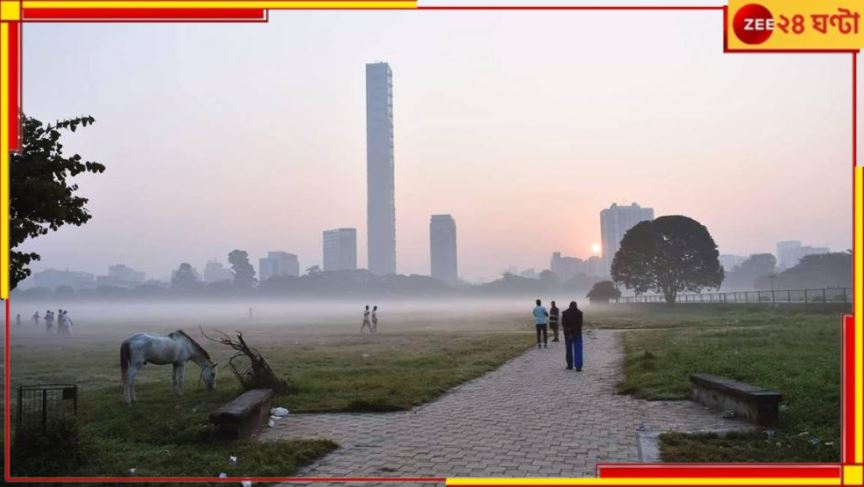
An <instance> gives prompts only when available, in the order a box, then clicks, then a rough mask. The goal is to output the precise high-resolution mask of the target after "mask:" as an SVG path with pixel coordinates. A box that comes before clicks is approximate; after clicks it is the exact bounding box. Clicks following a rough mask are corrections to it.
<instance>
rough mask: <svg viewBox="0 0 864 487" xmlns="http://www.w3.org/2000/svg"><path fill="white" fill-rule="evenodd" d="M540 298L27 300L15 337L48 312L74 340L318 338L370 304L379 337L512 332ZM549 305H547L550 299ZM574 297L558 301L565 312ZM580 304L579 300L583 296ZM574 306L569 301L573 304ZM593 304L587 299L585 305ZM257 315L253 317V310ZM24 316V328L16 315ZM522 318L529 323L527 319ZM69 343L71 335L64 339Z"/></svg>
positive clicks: (36, 330) (30, 332)
mask: <svg viewBox="0 0 864 487" xmlns="http://www.w3.org/2000/svg"><path fill="white" fill-rule="evenodd" d="M533 299H534V298H531V297H519V298H507V299H503V298H502V299H497V298H496V299H482V300H481V299H451V300H383V301H369V300H365V301H363V300H359V299H357V300H353V299H351V300H341V299H340V300H323V299H318V300H308V301H304V302H299V301H291V302H284V301H276V300H273V301H265V300H257V299H255V300H250V301H249V302H248V303H245V302H242V301H239V300H232V301H230V302H222V303H219V302H207V301H174V300H172V301H155V302H154V301H142V302H134V301H132V302H95V301H79V300H70V301H68V302H64V301H62V300H51V301H24V302H20V301H19V302H15V301H13V302H12V303H11V313H10V316H11V326H12V333H13V336H21V337H24V336H36V337H38V336H44V335H45V322H44V319H41V317H43V316H44V314H45V311H46V310H49V309H50V310H53V311H54V313H55V315H56V313H57V310H58V309H64V310H68V311H69V316H70V317H71V318H72V321H73V336H72V337H71V338H72V339H75V338H76V337H88V336H94V335H106V334H108V335H113V333H111V331H112V330H116V331H118V332H119V331H121V330H122V332H123V333H130V332H134V331H144V332H153V333H161V332H167V331H171V330H175V329H178V328H182V329H184V330H187V331H188V330H194V331H196V333H197V328H198V326H199V325H200V326H203V327H204V328H218V329H222V330H225V331H233V330H242V331H254V330H259V331H264V330H267V332H268V333H270V332H274V331H276V330H282V331H285V332H297V333H302V334H308V333H311V334H315V333H346V332H359V329H360V324H361V323H362V319H363V308H364V306H365V305H367V304H369V305H370V306H373V305H378V307H379V310H378V319H379V329H378V331H379V333H387V332H411V331H461V330H464V331H484V330H488V331H501V330H502V328H501V326H502V325H503V324H502V323H501V322H500V320H501V319H502V318H506V320H505V321H506V322H507V323H509V324H510V325H509V327H510V328H511V329H512V323H513V320H514V319H515V320H516V321H518V322H521V321H524V323H525V324H531V323H533V322H532V321H531V319H532V318H531V309H532V308H533V306H534V302H533ZM541 299H543V304H544V305H545V306H548V305H549V300H547V299H545V298H541ZM570 299H572V298H556V301H557V303H558V307H559V308H563V307H566V303H569V301H570ZM577 299H578V298H577ZM565 300H566V301H565ZM583 306H587V299H586V300H585V303H584V305H582V304H580V307H583ZM250 308H251V309H252V317H251V318H250V316H249V310H250ZM37 311H38V312H39V316H40V322H39V325H38V326H36V325H34V323H33V320H32V316H33V313H35V312H37ZM17 314H20V315H21V323H22V324H21V326H20V327H18V326H16V325H15V317H16V315H17ZM520 314H521V317H522V318H523V319H522V320H520V319H519V317H520ZM62 338H68V337H62Z"/></svg>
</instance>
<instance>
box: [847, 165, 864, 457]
mask: <svg viewBox="0 0 864 487" xmlns="http://www.w3.org/2000/svg"><path fill="white" fill-rule="evenodd" d="M853 186H854V189H853V191H854V193H855V248H854V249H852V253H853V254H854V255H855V261H854V270H853V274H854V278H855V297H854V298H853V299H854V301H855V310H854V314H855V349H854V353H855V426H856V428H855V463H858V464H860V463H864V462H862V458H864V455H862V451H861V450H862V446H864V431H862V427H861V426H862V424H864V422H862V419H864V414H862V411H864V391H862V389H864V377H862V372H864V366H862V364H864V326H862V321H864V276H862V274H864V272H862V271H864V269H862V265H864V167H856V168H855V177H854V184H853ZM850 427H851V426H850Z"/></svg>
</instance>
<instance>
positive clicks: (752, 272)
mask: <svg viewBox="0 0 864 487" xmlns="http://www.w3.org/2000/svg"><path fill="white" fill-rule="evenodd" d="M776 267H777V259H776V258H775V257H774V256H773V255H772V254H753V255H751V256H750V257H748V258H747V260H745V261H744V262H742V263H740V264H739V265H737V266H735V268H734V269H732V270H731V271H729V272H728V273H726V279H725V281H724V282H723V287H724V289H740V290H744V291H749V290H751V289H754V288H755V287H756V280H757V279H759V278H761V277H766V278H767V276H770V275H772V274H773V273H774V270H775V268H776Z"/></svg>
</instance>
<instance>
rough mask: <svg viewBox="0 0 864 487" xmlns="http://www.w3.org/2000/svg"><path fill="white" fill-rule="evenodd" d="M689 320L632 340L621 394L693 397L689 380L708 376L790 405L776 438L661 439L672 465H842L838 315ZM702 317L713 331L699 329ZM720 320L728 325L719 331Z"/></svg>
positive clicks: (760, 435) (752, 435)
mask: <svg viewBox="0 0 864 487" xmlns="http://www.w3.org/2000/svg"><path fill="white" fill-rule="evenodd" d="M683 316H684V317H683V319H685V320H688V321H692V322H693V323H694V326H690V327H687V328H683V327H677V328H675V329H660V330H650V329H647V328H649V327H647V326H646V327H643V328H646V329H645V330H640V331H630V332H627V333H626V334H625V336H624V353H625V359H624V373H625V377H624V380H623V381H622V382H621V384H620V385H619V392H621V393H624V394H632V395H634V396H636V397H640V398H644V399H649V400H664V399H689V398H690V394H691V386H690V382H689V376H690V374H692V373H700V372H701V373H709V374H716V375H720V376H724V377H730V378H732V379H735V380H739V381H742V382H746V383H750V384H756V385H760V386H763V387H767V388H771V389H774V390H777V391H779V392H780V393H781V394H783V398H784V400H783V403H782V406H781V418H780V420H781V423H780V425H779V426H778V427H777V430H776V433H775V434H774V436H772V437H770V438H769V434H768V433H766V432H763V431H758V432H753V433H738V434H732V435H727V436H725V437H721V436H718V435H712V434H707V435H706V434H703V435H688V434H666V435H663V436H661V453H662V457H663V459H664V460H665V461H759V462H762V461H780V460H783V461H837V460H838V459H839V455H840V453H839V445H840V429H839V428H840V329H841V327H840V316H839V315H834V314H790V313H772V312H770V311H767V312H766V311H761V312H739V313H736V314H723V315H721V316H704V318H703V317H701V316H699V315H698V314H691V315H690V316H687V315H683ZM733 317H734V318H733ZM703 319H704V322H705V323H708V325H699V324H698V323H699V322H700V321H701V320H703ZM718 321H726V322H727V325H726V326H717V325H716V323H717V322H718ZM816 439H818V440H819V441H818V443H817V442H816V441H815V440H816ZM811 440H814V443H817V444H816V445H813V444H811Z"/></svg>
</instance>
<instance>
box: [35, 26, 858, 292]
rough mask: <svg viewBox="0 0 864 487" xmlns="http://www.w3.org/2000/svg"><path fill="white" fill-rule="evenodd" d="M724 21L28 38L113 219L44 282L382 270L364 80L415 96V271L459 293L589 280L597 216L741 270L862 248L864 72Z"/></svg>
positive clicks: (49, 253) (44, 108)
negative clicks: (432, 270)
mask: <svg viewBox="0 0 864 487" xmlns="http://www.w3.org/2000/svg"><path fill="white" fill-rule="evenodd" d="M721 29H722V18H721V13H720V12H575V11H533V12H525V11H521V12H517V11H502V12H489V11H461V12H455V11H451V12H445V11H434V12H433V11H415V12H411V11H403V12H358V11H353V12H314V11H313V12H309V11H306V12H274V13H272V14H271V16H270V22H269V23H267V24H251V25H230V24H211V25H206V24H199V25H194V24H191V25H181V24H177V25H170V24H166V25H160V24H151V25H135V24H116V25H101V24H95V25H63V24H43V25H32V24H28V25H27V26H26V27H25V31H24V73H25V75H24V104H25V110H26V112H27V113H28V114H30V115H33V116H36V117H37V118H40V119H42V120H43V121H53V120H55V119H57V118H63V117H70V116H75V115H79V114H91V115H93V116H94V117H95V118H96V120H97V122H96V124H95V125H94V126H92V127H90V128H87V129H86V130H83V131H79V132H77V133H75V134H71V137H66V138H65V140H64V143H65V144H66V149H67V151H68V152H69V153H72V152H73V151H77V152H79V153H81V154H82V156H84V157H85V158H87V159H92V160H98V161H100V162H102V163H104V164H106V165H107V168H108V169H107V171H106V172H105V173H104V174H102V175H98V176H90V177H82V178H80V179H81V181H80V184H81V193H82V194H84V195H86V196H88V197H90V198H91V201H90V204H89V208H90V210H91V212H92V214H93V219H92V220H91V222H90V223H88V224H87V225H85V226H83V227H80V228H77V227H71V228H64V229H63V230H61V231H60V232H57V233H56V234H52V235H49V236H46V237H41V238H39V239H38V240H36V241H33V242H32V243H30V244H28V245H27V248H28V249H31V250H34V251H37V252H39V253H41V254H42V256H43V260H42V262H40V263H37V264H36V265H35V266H34V268H35V269H36V270H40V269H45V268H61V269H62V268H70V269H81V270H88V271H93V272H98V273H105V272H106V270H107V266H108V264H112V263H119V262H122V263H126V264H128V265H131V266H133V267H135V268H138V269H141V270H144V271H146V272H147V273H148V274H150V275H152V276H154V277H160V278H161V277H165V276H167V275H168V274H169V272H170V270H171V269H173V268H176V267H177V265H178V264H179V263H180V262H182V261H189V262H191V263H192V264H193V265H195V266H196V267H197V268H198V269H199V270H200V269H201V268H202V267H203V263H204V262H205V261H206V260H207V259H208V258H218V259H219V260H221V261H223V262H225V260H226V254H227V253H228V252H229V251H230V250H231V249H234V248H241V249H245V250H248V251H249V252H250V254H251V256H252V258H253V262H254V264H255V265H256V268H257V259H258V257H261V256H262V255H263V254H264V253H265V252H266V251H267V250H285V251H289V252H294V253H297V254H299V256H300V261H301V267H302V268H305V267H308V266H309V265H312V264H316V263H320V262H321V231H322V230H324V229H328V228H333V227H343V226H350V227H357V229H358V237H359V242H358V243H359V249H358V257H359V264H360V265H361V266H365V263H366V230H365V227H366V217H365V207H366V187H365V186H366V184H365V181H366V179H365V177H366V170H365V164H366V161H365V118H364V109H365V106H364V105H365V98H364V96H365V95H364V93H365V85H364V83H365V81H364V64H365V63H367V62H371V61H376V60H383V61H387V62H389V63H390V65H391V67H392V69H393V80H394V110H395V147H396V218H397V228H396V238H397V265H398V270H399V272H401V273H421V274H428V272H429V245H428V239H429V235H428V232H429V229H428V228H429V216H430V215H431V214H434V213H450V214H452V215H453V216H454V218H455V220H456V223H457V227H458V245H459V271H460V275H462V276H464V277H467V278H470V279H475V278H478V277H487V278H489V277H494V276H496V275H498V274H499V273H500V272H501V271H502V270H503V269H505V268H506V267H507V266H509V265H516V266H518V267H520V268H525V267H535V268H537V269H538V270H539V269H543V268H546V267H547V266H548V262H549V257H550V254H551V253H552V252H553V251H556V250H560V251H563V252H564V253H565V254H568V255H575V256H579V257H583V258H584V257H588V256H590V255H591V245H592V244H593V243H595V242H599V241H600V223H599V212H600V210H601V209H603V208H605V207H608V206H609V205H610V204H611V203H613V202H618V203H623V204H630V203H631V202H634V201H635V202H638V203H639V204H641V205H643V206H650V207H653V208H654V209H655V214H656V215H658V216H659V215H665V214H685V215H688V216H691V217H693V218H696V219H697V220H699V221H700V222H702V223H704V224H705V225H706V226H707V227H708V229H709V231H710V232H711V233H712V235H713V236H714V239H715V240H716V241H717V243H718V245H719V246H720V251H721V253H734V254H750V253H753V252H760V251H772V252H773V251H774V249H775V244H776V242H777V241H778V240H786V239H798V240H802V241H804V242H805V243H806V244H811V245H819V246H829V247H831V248H833V249H838V250H840V249H847V248H849V247H851V204H850V202H851V178H850V164H851V163H850V157H851V148H850V140H849V133H850V121H851V118H850V106H849V100H850V96H851V91H850V90H851V87H850V76H851V73H850V69H851V63H850V58H849V56H848V55H730V54H723V53H722V38H721Z"/></svg>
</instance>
